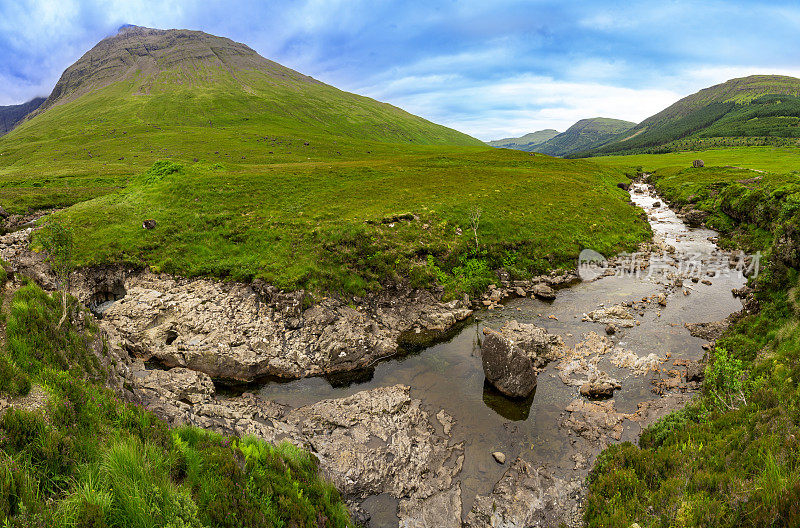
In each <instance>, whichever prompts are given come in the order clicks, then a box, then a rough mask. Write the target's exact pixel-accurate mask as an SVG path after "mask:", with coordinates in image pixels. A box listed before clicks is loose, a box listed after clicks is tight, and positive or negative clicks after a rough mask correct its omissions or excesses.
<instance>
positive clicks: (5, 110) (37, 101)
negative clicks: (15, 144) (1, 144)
mask: <svg viewBox="0 0 800 528" xmlns="http://www.w3.org/2000/svg"><path fill="white" fill-rule="evenodd" d="M43 102H44V97H35V98H33V99H31V100H30V101H28V102H27V103H22V104H18V105H10V106H0V136H2V135H3V134H7V133H8V132H10V131H11V129H12V128H14V127H15V126H17V123H19V122H20V121H22V120H23V119H24V118H25V116H27V115H28V114H30V113H31V112H33V111H34V110H36V109H37V108H39V106H41V104H42V103H43Z"/></svg>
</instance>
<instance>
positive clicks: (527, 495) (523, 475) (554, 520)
mask: <svg viewBox="0 0 800 528" xmlns="http://www.w3.org/2000/svg"><path fill="white" fill-rule="evenodd" d="M578 489H580V483H579V482H578V481H572V482H566V481H564V480H562V479H559V478H556V477H553V476H551V475H550V474H549V473H547V472H546V471H544V470H543V469H536V468H534V467H533V466H532V465H531V464H529V463H528V462H526V461H524V460H522V459H521V458H518V459H516V460H515V461H514V463H513V464H512V465H511V466H510V467H509V468H508V469H507V470H506V472H505V473H504V474H503V476H502V478H501V479H500V481H499V482H498V483H497V484H495V486H494V489H493V490H492V493H491V494H489V495H478V496H477V497H475V502H474V503H473V506H472V509H471V510H470V512H469V514H468V515H467V518H466V520H465V522H464V527H465V528H489V527H491V528H527V527H534V526H542V527H544V526H558V525H559V524H560V523H561V522H565V521H567V520H569V519H571V518H572V516H573V515H574V512H573V511H572V509H573V508H574V507H575V505H574V504H571V502H570V501H569V500H568V499H569V496H570V495H573V494H574V493H575V492H576V491H577V490H578Z"/></svg>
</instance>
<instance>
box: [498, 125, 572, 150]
mask: <svg viewBox="0 0 800 528" xmlns="http://www.w3.org/2000/svg"><path fill="white" fill-rule="evenodd" d="M560 133H561V132H559V131H558V130H555V129H553V128H546V129H544V130H537V131H536V132H530V133H528V134H525V135H524V136H520V137H516V138H503V139H495V140H493V141H487V142H486V144H487V145H489V146H490V147H496V148H512V149H517V150H529V149H530V148H531V147H535V146H536V145H541V144H542V143H544V142H545V141H548V140H550V139H553V138H554V137H556V136H557V135H559V134H560Z"/></svg>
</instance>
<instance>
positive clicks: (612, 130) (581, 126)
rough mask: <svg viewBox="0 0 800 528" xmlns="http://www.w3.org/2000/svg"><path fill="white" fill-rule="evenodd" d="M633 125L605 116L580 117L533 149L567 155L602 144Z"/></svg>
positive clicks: (552, 154)
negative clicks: (561, 131)
mask: <svg viewBox="0 0 800 528" xmlns="http://www.w3.org/2000/svg"><path fill="white" fill-rule="evenodd" d="M635 125H636V123H631V122H630V121H622V120H620V119H609V118H606V117H595V118H592V119H581V120H580V121H578V122H577V123H575V124H574V125H572V126H571V127H569V128H568V129H567V131H566V132H563V133H561V134H559V135H557V136H555V137H553V138H552V139H550V140H548V141H545V142H544V143H542V144H541V145H537V146H536V147H535V148H534V149H533V150H535V151H536V152H541V153H542V154H549V155H551V156H567V155H569V154H573V153H575V152H583V151H585V150H589V149H592V148H595V147H598V146H600V145H604V144H606V143H608V142H609V141H611V140H612V139H613V138H614V137H616V136H617V135H619V134H620V133H622V132H624V131H626V130H630V129H631V128H632V127H633V126H635Z"/></svg>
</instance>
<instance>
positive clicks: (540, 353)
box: [500, 319, 564, 369]
mask: <svg viewBox="0 0 800 528" xmlns="http://www.w3.org/2000/svg"><path fill="white" fill-rule="evenodd" d="M500 333H502V334H503V335H504V336H505V337H507V338H508V339H510V340H511V342H513V343H514V344H515V345H516V346H518V347H519V348H521V349H522V350H523V351H524V352H525V353H526V354H527V355H528V357H529V358H531V361H533V366H534V367H536V368H539V369H540V368H542V367H544V366H545V365H547V363H549V362H550V361H553V360H554V359H557V358H559V357H561V356H562V355H563V349H564V341H563V340H562V339H561V336H559V335H556V334H550V333H548V332H547V330H545V329H544V328H541V327H538V326H536V325H533V324H527V323H519V322H517V321H516V320H514V319H512V320H511V321H508V322H507V323H506V324H504V325H503V327H502V328H501V329H500Z"/></svg>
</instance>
